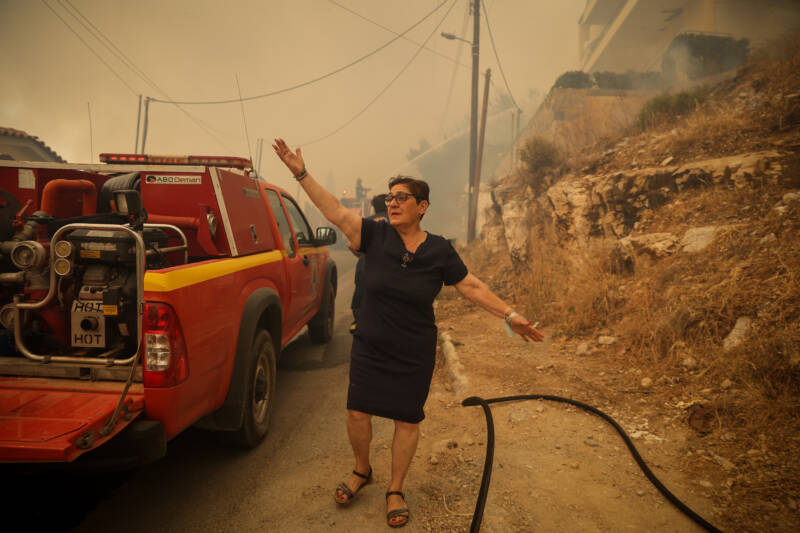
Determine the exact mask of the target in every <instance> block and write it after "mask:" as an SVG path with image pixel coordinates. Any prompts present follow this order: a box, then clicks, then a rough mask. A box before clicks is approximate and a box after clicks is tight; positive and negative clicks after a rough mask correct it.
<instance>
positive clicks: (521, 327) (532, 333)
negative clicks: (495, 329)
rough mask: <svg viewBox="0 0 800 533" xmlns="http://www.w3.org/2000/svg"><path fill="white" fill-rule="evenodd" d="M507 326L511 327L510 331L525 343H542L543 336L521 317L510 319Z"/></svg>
mask: <svg viewBox="0 0 800 533" xmlns="http://www.w3.org/2000/svg"><path fill="white" fill-rule="evenodd" d="M509 326H511V329H512V330H514V332H515V333H517V334H518V335H519V336H520V337H522V338H523V339H525V342H530V341H533V342H542V341H543V340H544V334H543V333H542V332H541V331H539V330H538V329H536V328H535V327H533V326H532V325H531V323H530V322H529V321H528V319H527V318H525V317H523V316H522V315H516V316H513V317H511V322H510V323H509Z"/></svg>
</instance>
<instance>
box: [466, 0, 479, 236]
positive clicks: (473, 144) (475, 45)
mask: <svg viewBox="0 0 800 533" xmlns="http://www.w3.org/2000/svg"><path fill="white" fill-rule="evenodd" d="M472 16H473V21H474V25H473V27H474V30H473V36H472V103H471V106H470V125H469V175H468V176H467V185H468V187H469V188H468V191H469V194H468V199H467V201H468V202H469V204H468V205H469V211H468V213H467V242H471V241H473V240H474V239H475V228H474V226H471V225H470V223H469V221H471V220H472V218H473V214H472V203H473V202H472V196H473V195H474V194H477V191H474V190H473V179H474V176H475V162H476V159H477V147H478V68H479V66H478V52H479V39H480V31H481V18H480V17H481V0H473V5H472Z"/></svg>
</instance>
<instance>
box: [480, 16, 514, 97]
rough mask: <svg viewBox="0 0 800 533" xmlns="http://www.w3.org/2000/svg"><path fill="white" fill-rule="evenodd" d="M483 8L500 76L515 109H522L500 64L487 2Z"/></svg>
mask: <svg viewBox="0 0 800 533" xmlns="http://www.w3.org/2000/svg"><path fill="white" fill-rule="evenodd" d="M481 5H482V6H483V15H484V18H485V19H486V28H487V29H488V30H489V40H490V41H492V50H494V57H495V59H497V66H498V67H499V68H500V74H502V75H503V82H504V83H505V84H506V90H507V91H508V96H509V97H511V102H512V103H513V104H514V107H516V108H517V109H520V107H519V106H518V105H517V101H516V100H514V95H513V94H511V87H509V86H508V80H507V79H506V73H505V71H504V70H503V64H502V63H501V62H500V56H499V55H498V54H497V47H496V46H495V45H494V36H493V35H492V26H491V25H490V24H489V11H488V10H487V9H486V2H481Z"/></svg>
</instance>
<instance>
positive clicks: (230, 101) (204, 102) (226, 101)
mask: <svg viewBox="0 0 800 533" xmlns="http://www.w3.org/2000/svg"><path fill="white" fill-rule="evenodd" d="M43 1H44V0H43ZM449 1H450V0H443V1H442V3H440V4H439V5H437V6H436V7H434V8H433V9H432V10H431V11H429V12H428V14H426V15H425V16H424V17H422V18H421V19H419V20H418V21H417V22H415V23H414V24H412V25H411V26H409V27H408V29H406V30H405V31H404V32H403V33H400V34H398V35H397V37H395V38H394V39H391V40H389V41H387V42H386V43H384V44H383V45H381V46H379V47H378V48H376V49H375V50H373V51H371V52H369V53H368V54H366V55H363V56H361V57H359V58H358V59H356V60H354V61H351V62H350V63H348V64H346V65H344V66H342V67H339V68H337V69H335V70H332V71H330V72H328V73H327V74H323V75H322V76H318V77H316V78H314V79H311V80H308V81H304V82H302V83H298V84H297V85H292V86H291V87H285V88H283V89H278V90H276V91H271V92H268V93H264V94H258V95H255V96H248V97H245V98H228V99H220V100H201V101H181V102H176V101H174V100H170V101H167V100H160V99H157V98H151V99H150V101H151V102H161V103H165V104H181V105H208V104H233V103H236V102H239V101H248V100H258V99H261V98H267V97H269V96H275V95H276V94H281V93H285V92H289V91H293V90H295V89H299V88H301V87H305V86H307V85H311V84H313V83H316V82H318V81H321V80H324V79H325V78H329V77H331V76H333V75H334V74H338V73H339V72H342V71H343V70H347V69H348V68H350V67H352V66H354V65H356V64H358V63H360V62H362V61H364V60H365V59H367V58H368V57H371V56H373V55H375V54H377V53H378V52H380V51H381V50H383V49H384V48H386V47H387V46H389V45H390V44H392V43H393V42H395V41H397V40H398V39H401V38H402V37H403V36H404V35H405V34H406V33H408V32H410V31H411V30H413V29H414V28H416V27H417V26H419V25H420V24H421V23H422V22H423V21H425V20H426V19H427V18H428V17H430V16H431V15H433V14H434V13H435V12H437V11H438V10H439V9H440V8H441V7H442V6H443V5H445V4H446V3H447V2H449ZM448 13H449V11H448Z"/></svg>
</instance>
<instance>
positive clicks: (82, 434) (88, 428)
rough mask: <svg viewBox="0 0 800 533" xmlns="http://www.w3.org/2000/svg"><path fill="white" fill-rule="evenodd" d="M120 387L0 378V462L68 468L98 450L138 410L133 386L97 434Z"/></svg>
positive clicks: (140, 402)
mask: <svg viewBox="0 0 800 533" xmlns="http://www.w3.org/2000/svg"><path fill="white" fill-rule="evenodd" d="M123 386H124V384H122V383H93V382H80V381H79V382H72V381H67V380H59V379H31V378H25V379H21V378H0V462H26V463H28V462H70V461H73V460H75V459H76V458H77V457H79V456H80V455H82V454H84V453H86V452H88V451H90V450H94V449H96V448H98V447H99V446H102V445H103V444H104V443H105V442H106V441H108V440H109V439H111V438H113V437H114V436H115V435H117V434H118V433H119V432H120V431H122V430H123V429H124V428H125V427H126V426H127V425H128V424H130V423H131V421H133V420H134V419H135V418H136V417H137V416H138V415H139V414H141V413H142V411H143V409H144V391H143V389H142V387H141V385H138V384H137V385H134V386H132V387H131V388H130V389H129V390H128V394H127V397H126V399H125V403H124V406H123V408H122V411H121V412H120V416H119V418H118V420H117V423H116V425H115V426H114V427H113V428H111V430H110V431H109V432H108V434H104V433H103V431H102V430H103V428H104V427H105V426H106V425H107V424H108V421H109V420H110V418H111V415H112V414H113V412H114V409H115V408H116V406H117V403H118V402H119V398H120V394H121V393H122V388H123Z"/></svg>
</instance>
